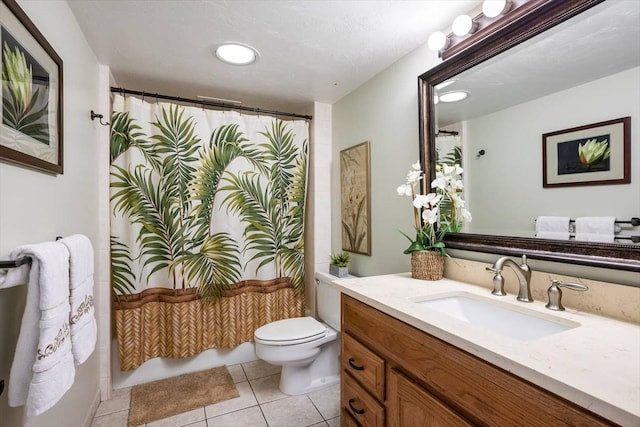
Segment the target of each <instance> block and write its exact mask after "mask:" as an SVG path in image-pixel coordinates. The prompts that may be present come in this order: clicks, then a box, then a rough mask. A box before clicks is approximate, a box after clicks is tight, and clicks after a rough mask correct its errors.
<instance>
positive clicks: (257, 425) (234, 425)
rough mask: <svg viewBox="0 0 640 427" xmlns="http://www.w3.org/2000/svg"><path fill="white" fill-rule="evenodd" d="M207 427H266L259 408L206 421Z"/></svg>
mask: <svg viewBox="0 0 640 427" xmlns="http://www.w3.org/2000/svg"><path fill="white" fill-rule="evenodd" d="M207 425H208V427H239V426H242V427H267V421H266V420H265V419H264V416H263V415H262V411H261V410H260V408H259V407H257V406H254V407H252V408H247V409H242V410H240V411H236V412H231V413H229V414H226V415H221V416H219V417H214V418H209V419H207Z"/></svg>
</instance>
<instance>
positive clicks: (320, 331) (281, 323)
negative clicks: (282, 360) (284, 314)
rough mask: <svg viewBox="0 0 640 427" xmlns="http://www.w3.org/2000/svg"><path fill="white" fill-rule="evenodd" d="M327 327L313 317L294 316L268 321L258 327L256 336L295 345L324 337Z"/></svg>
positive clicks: (270, 342) (269, 341)
mask: <svg viewBox="0 0 640 427" xmlns="http://www.w3.org/2000/svg"><path fill="white" fill-rule="evenodd" d="M326 333H327V327H326V326H325V325H323V324H322V323H320V322H318V321H317V320H316V319H314V318H313V317H293V318H291V319H284V320H278V321H275V322H271V323H267V324H266V325H264V326H261V327H259V328H258V329H256V331H255V333H254V338H255V339H256V341H258V342H263V343H265V344H271V345H293V344H300V343H304V342H309V341H313V340H316V339H318V338H322V337H323V336H325V335H326Z"/></svg>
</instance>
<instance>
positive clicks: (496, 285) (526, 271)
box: [487, 255, 533, 302]
mask: <svg viewBox="0 0 640 427" xmlns="http://www.w3.org/2000/svg"><path fill="white" fill-rule="evenodd" d="M505 266H507V267H511V269H512V270H513V271H514V272H515V273H516V276H517V277H518V282H520V289H519V290H518V297H517V300H518V301H522V302H533V298H532V297H531V268H529V265H527V256H526V255H522V264H520V265H518V263H517V262H515V261H514V260H512V259H511V258H509V257H507V256H503V257H500V258H498V260H497V261H496V262H494V263H493V266H491V267H487V271H491V272H492V273H494V276H493V291H491V293H492V294H493V295H500V296H502V295H506V293H505V292H504V277H502V269H503V268H504V267H505Z"/></svg>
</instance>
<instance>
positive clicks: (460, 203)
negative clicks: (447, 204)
mask: <svg viewBox="0 0 640 427" xmlns="http://www.w3.org/2000/svg"><path fill="white" fill-rule="evenodd" d="M451 200H453V204H454V205H456V207H457V208H463V207H464V200H462V197H460V196H459V195H457V194H454V195H452V196H451Z"/></svg>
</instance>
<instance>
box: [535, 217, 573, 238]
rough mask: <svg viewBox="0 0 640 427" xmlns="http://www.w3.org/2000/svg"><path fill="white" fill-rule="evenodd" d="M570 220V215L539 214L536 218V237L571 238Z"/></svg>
mask: <svg viewBox="0 0 640 427" xmlns="http://www.w3.org/2000/svg"><path fill="white" fill-rule="evenodd" d="M569 221H570V218H569V217H568V216H566V217H565V216H539V217H538V218H537V219H536V237H538V238H540V239H557V240H569Z"/></svg>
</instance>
